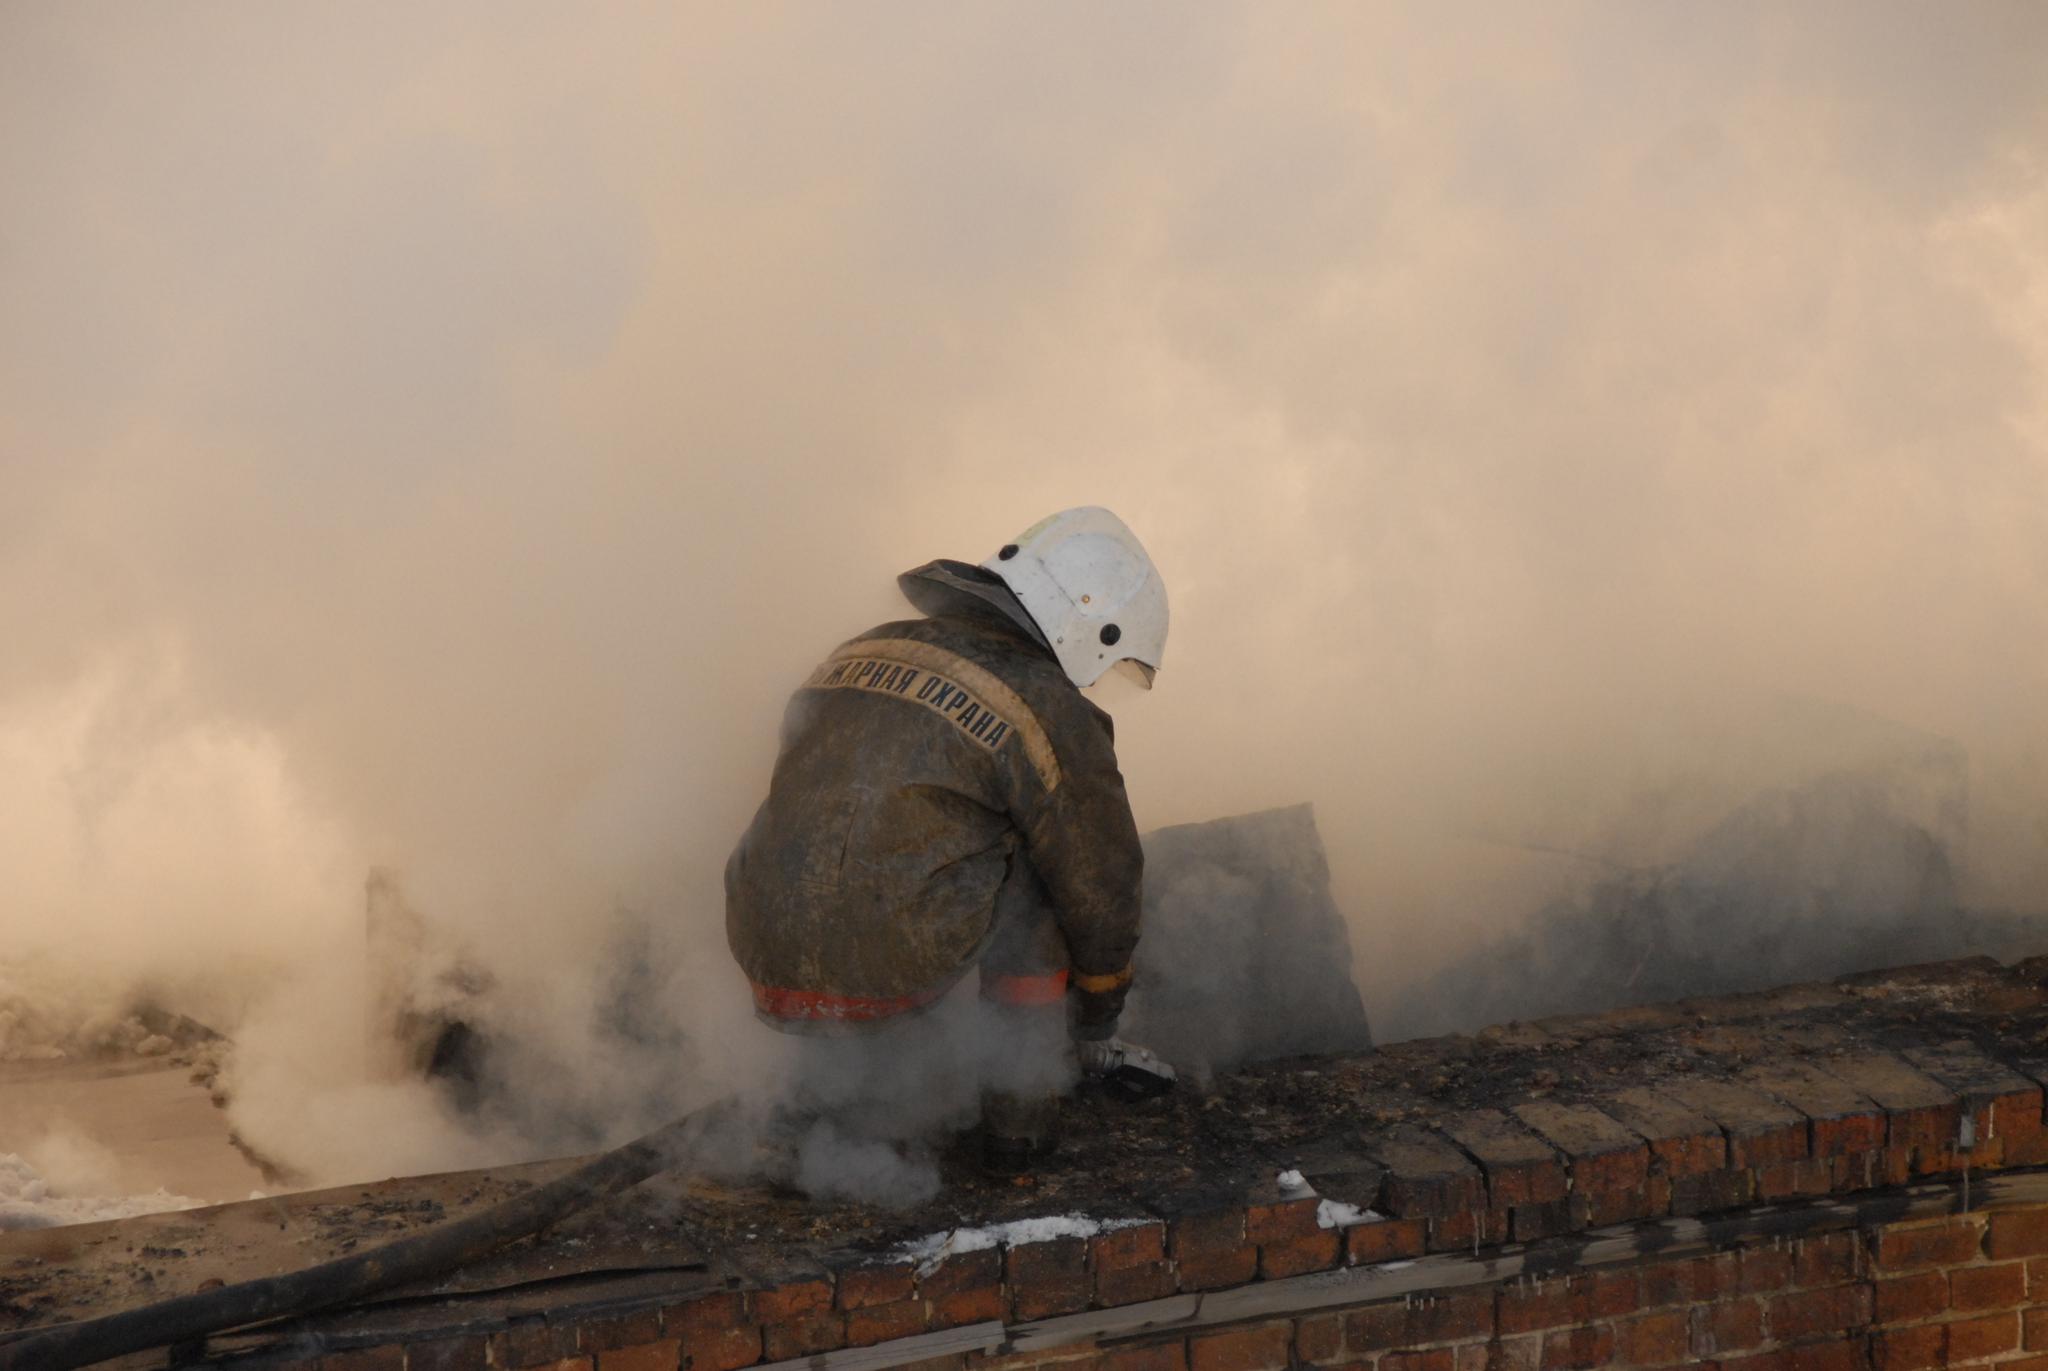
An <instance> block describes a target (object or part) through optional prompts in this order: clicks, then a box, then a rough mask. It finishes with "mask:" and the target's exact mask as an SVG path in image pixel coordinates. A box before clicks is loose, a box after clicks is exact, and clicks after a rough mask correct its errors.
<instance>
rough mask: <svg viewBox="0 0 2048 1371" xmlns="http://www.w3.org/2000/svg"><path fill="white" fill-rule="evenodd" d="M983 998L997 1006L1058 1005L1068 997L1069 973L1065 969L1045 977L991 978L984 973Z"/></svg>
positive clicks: (982, 981)
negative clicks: (992, 1001)
mask: <svg viewBox="0 0 2048 1371" xmlns="http://www.w3.org/2000/svg"><path fill="white" fill-rule="evenodd" d="M981 997H982V998H983V999H985V1000H994V1001H995V1002H996V1003H997V1004H1013V1005H1046V1004H1058V1003H1059V1002H1060V1001H1062V1000H1064V999H1065V998H1066V997H1067V973H1066V971H1065V970H1064V969H1062V970H1059V971H1051V972H1047V973H1046V974H1045V975H1043V976H1002V975H996V976H991V975H989V974H988V973H987V972H983V973H982V977H981Z"/></svg>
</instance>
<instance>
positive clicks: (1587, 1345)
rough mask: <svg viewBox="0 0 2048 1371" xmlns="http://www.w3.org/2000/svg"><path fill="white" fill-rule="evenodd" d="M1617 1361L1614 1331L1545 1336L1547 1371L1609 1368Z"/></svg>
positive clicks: (1588, 1330)
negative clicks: (1552, 1369) (1569, 1368)
mask: <svg viewBox="0 0 2048 1371" xmlns="http://www.w3.org/2000/svg"><path fill="white" fill-rule="evenodd" d="M1613 1359H1614V1330H1613V1329H1611V1328H1605V1327H1598V1326H1595V1327H1591V1328H1565V1329H1560V1330H1559V1331H1557V1332H1555V1333H1545V1334H1544V1335H1543V1365H1544V1367H1545V1368H1551V1367H1558V1368H1568V1367H1589V1366H1605V1365H1606V1364H1607V1363H1608V1362H1610V1361H1612V1360H1613Z"/></svg>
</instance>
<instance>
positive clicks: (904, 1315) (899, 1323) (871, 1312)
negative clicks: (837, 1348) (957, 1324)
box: [846, 1300, 930, 1347]
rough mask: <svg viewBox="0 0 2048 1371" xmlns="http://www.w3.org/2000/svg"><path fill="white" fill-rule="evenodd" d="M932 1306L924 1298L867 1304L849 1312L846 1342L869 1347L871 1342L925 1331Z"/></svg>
mask: <svg viewBox="0 0 2048 1371" xmlns="http://www.w3.org/2000/svg"><path fill="white" fill-rule="evenodd" d="M929 1318H930V1310H929V1309H928V1308H927V1307H926V1305H925V1302H924V1301H923V1300H898V1301H896V1302H895V1303H894V1304H864V1305H862V1306H861V1307H860V1308H858V1309H853V1310H849V1311H848V1312H847V1315H846V1345H847V1346H848V1347H866V1346H868V1345H869V1344H871V1343H878V1342H889V1341H891V1340H893V1339H896V1338H907V1337H910V1336H912V1335H913V1334H917V1333H922V1332H924V1331H925V1326H926V1323H927V1320H928V1319H929Z"/></svg>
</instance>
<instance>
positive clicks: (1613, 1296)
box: [1566, 1268, 1642, 1319]
mask: <svg viewBox="0 0 2048 1371" xmlns="http://www.w3.org/2000/svg"><path fill="white" fill-rule="evenodd" d="M1566 1285H1567V1287H1568V1288H1569V1289H1570V1290H1571V1292H1572V1294H1573V1295H1575V1296H1577V1297H1578V1298H1579V1299H1580V1300H1581V1301H1582V1302H1583V1306H1584V1308H1585V1311H1586V1316H1587V1317H1588V1318H1594V1319H1615V1318H1620V1317H1621V1316H1623V1315H1624V1314H1633V1313H1635V1312H1636V1311H1637V1310H1638V1309H1640V1308H1642V1287H1641V1283H1640V1282H1639V1281H1638V1280H1637V1278H1636V1273H1635V1272H1634V1271H1633V1270H1631V1269H1628V1268H1623V1269H1622V1270H1619V1271H1583V1272H1580V1273H1579V1274H1578V1275H1575V1276H1573V1277H1571V1278H1570V1280H1568V1281H1567V1282H1566Z"/></svg>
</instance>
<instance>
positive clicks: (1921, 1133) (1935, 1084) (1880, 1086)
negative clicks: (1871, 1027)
mask: <svg viewBox="0 0 2048 1371" xmlns="http://www.w3.org/2000/svg"><path fill="white" fill-rule="evenodd" d="M1817 1065H1818V1066H1819V1067H1820V1069H1821V1070H1823V1071H1825V1072H1827V1073H1828V1074H1829V1075H1831V1076H1834V1077H1835V1078H1837V1079H1838V1080H1841V1081H1842V1082H1844V1083H1845V1084H1847V1085H1849V1086H1851V1087H1853V1088H1854V1089H1856V1090H1859V1091H1861V1092H1862V1093H1863V1094H1865V1095H1868V1096H1869V1097H1870V1098H1871V1099H1872V1100H1873V1101H1875V1102H1876V1103H1877V1105H1878V1106H1879V1107H1880V1108H1882V1109H1883V1110H1884V1111H1885V1125H1886V1143H1887V1145H1888V1146H1889V1147H1892V1148H1899V1149H1904V1150H1905V1151H1906V1152H1907V1153H1909V1154H1910V1155H1911V1156H1912V1157H1914V1158H1915V1159H1916V1160H1915V1168H1916V1169H1917V1170H1919V1171H1920V1172H1921V1174H1923V1175H1925V1174H1927V1173H1928V1172H1930V1171H1932V1170H1935V1169H1936V1167H1935V1166H1933V1165H1931V1164H1927V1163H1933V1162H1936V1161H1938V1160H1940V1159H1942V1158H1945V1157H1946V1156H1947V1155H1948V1153H1949V1151H1950V1150H1951V1149H1952V1148H1953V1147H1954V1145H1955V1137H1956V1126H1957V1124H1958V1123H1959V1122H1960V1120H1961V1118H1962V1097H1961V1096H1960V1095H1958V1094H1957V1093H1956V1092H1955V1091H1953V1090H1951V1089H1949V1087H1947V1086H1945V1085H1943V1084H1942V1083H1941V1082H1940V1081H1937V1080H1935V1079H1934V1078H1933V1077H1932V1076H1929V1075H1928V1074H1927V1073H1926V1072H1924V1071H1920V1070H1918V1069H1917V1068H1915V1067H1913V1066H1912V1065H1910V1064H1909V1063H1907V1062H1905V1061H1902V1060H1900V1059H1899V1058H1897V1057H1893V1056H1889V1055H1885V1054H1881V1053H1864V1054H1856V1055H1849V1056H1843V1057H1830V1058H1825V1059H1823V1060H1821V1061H1820V1062H1819V1063H1817Z"/></svg>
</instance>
